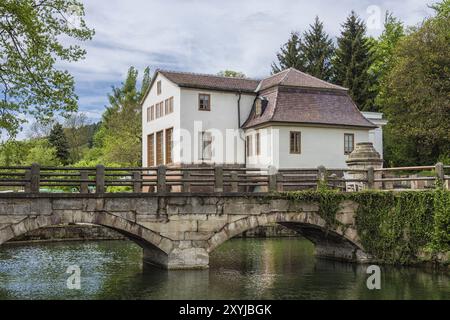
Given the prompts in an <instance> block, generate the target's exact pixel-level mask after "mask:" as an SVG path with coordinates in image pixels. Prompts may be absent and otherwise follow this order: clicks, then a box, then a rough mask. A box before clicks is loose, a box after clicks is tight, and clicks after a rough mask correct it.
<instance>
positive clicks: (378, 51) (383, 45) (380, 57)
mask: <svg viewBox="0 0 450 320" xmlns="http://www.w3.org/2000/svg"><path fill="white" fill-rule="evenodd" d="M404 36H405V30H404V26H403V23H402V22H401V21H400V20H398V19H397V18H396V17H394V16H393V15H392V14H391V13H389V12H386V17H385V22H384V30H383V33H382V34H381V35H380V37H379V38H378V39H377V40H374V46H373V53H374V61H373V63H372V65H371V67H370V72H371V73H372V74H374V75H375V76H376V79H377V81H376V83H375V84H374V88H373V90H374V92H375V93H376V98H375V106H376V109H377V110H382V108H383V106H384V104H385V100H386V98H387V97H386V92H385V90H384V89H385V88H386V83H385V81H386V75H387V74H389V71H390V70H391V69H392V67H393V65H392V62H393V54H394V50H395V48H396V47H397V45H398V43H399V41H400V40H401V39H402V38H403V37H404Z"/></svg>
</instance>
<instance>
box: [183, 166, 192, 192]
mask: <svg viewBox="0 0 450 320" xmlns="http://www.w3.org/2000/svg"><path fill="white" fill-rule="evenodd" d="M190 178H191V173H190V171H189V170H183V192H191V183H190V182H189V181H188V180H189V179H190Z"/></svg>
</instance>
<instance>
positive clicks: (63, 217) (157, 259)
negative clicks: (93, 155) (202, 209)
mask: <svg viewBox="0 0 450 320" xmlns="http://www.w3.org/2000/svg"><path fill="white" fill-rule="evenodd" d="M76 224H89V225H95V226H101V227H104V228H108V229H110V230H113V231H115V232H117V233H119V234H121V235H122V236H123V237H125V238H126V239H128V240H130V241H132V242H134V243H135V244H137V245H138V246H139V247H141V248H142V249H143V258H144V262H147V263H150V264H155V265H163V266H164V265H165V264H166V263H167V259H168V258H167V257H168V254H169V252H170V249H171V248H170V246H168V245H167V244H168V243H169V244H170V240H168V239H166V238H164V237H162V236H160V235H159V234H157V233H155V232H153V231H152V230H150V229H147V228H145V227H144V226H142V225H140V224H137V223H135V222H133V221H130V220H128V219H125V218H123V217H120V216H117V215H114V214H111V213H108V212H104V211H103V212H95V213H77V212H74V213H68V214H53V215H49V216H38V217H27V218H25V219H23V220H21V221H19V222H16V223H12V224H10V225H8V226H5V227H3V228H2V229H1V230H0V232H1V233H2V237H1V238H0V245H1V244H3V243H5V242H8V241H10V240H12V239H14V238H17V237H20V236H23V235H25V234H27V233H29V232H33V231H35V230H38V229H42V228H46V227H51V226H61V225H76ZM164 246H165V247H164Z"/></svg>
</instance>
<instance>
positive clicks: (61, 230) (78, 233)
mask: <svg viewBox="0 0 450 320" xmlns="http://www.w3.org/2000/svg"><path fill="white" fill-rule="evenodd" d="M298 236H299V234H298V233H297V232H295V231H294V230H291V229H288V228H286V227H283V226H282V225H279V224H275V225H271V226H262V227H256V228H255V229H252V230H248V231H245V232H243V233H242V234H240V235H237V236H236V238H276V237H298ZM78 240H79V241H86V240H91V241H98V240H127V238H126V237H124V236H123V235H121V234H120V233H118V232H116V231H114V230H112V229H109V228H105V227H101V226H96V225H89V224H76V225H60V226H50V227H43V228H40V229H36V230H32V231H30V232H27V233H26V234H24V235H21V236H18V237H16V238H14V239H11V240H10V241H8V242H7V243H12V242H14V243H18V242H52V241H55V242H56V241H78Z"/></svg>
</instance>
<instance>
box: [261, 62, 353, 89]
mask: <svg viewBox="0 0 450 320" xmlns="http://www.w3.org/2000/svg"><path fill="white" fill-rule="evenodd" d="M277 85H280V86H291V87H304V88H318V89H331V90H347V89H346V88H344V87H341V86H337V85H335V84H332V83H328V82H326V81H323V80H320V79H318V78H316V77H313V76H310V75H309V74H306V73H303V72H301V71H298V70H297V69H294V68H289V69H286V70H284V71H281V72H279V73H277V74H274V75H273V76H271V77H268V78H265V79H263V80H261V83H260V85H259V86H258V89H257V90H258V91H262V90H265V89H267V88H270V87H273V86H277Z"/></svg>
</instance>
